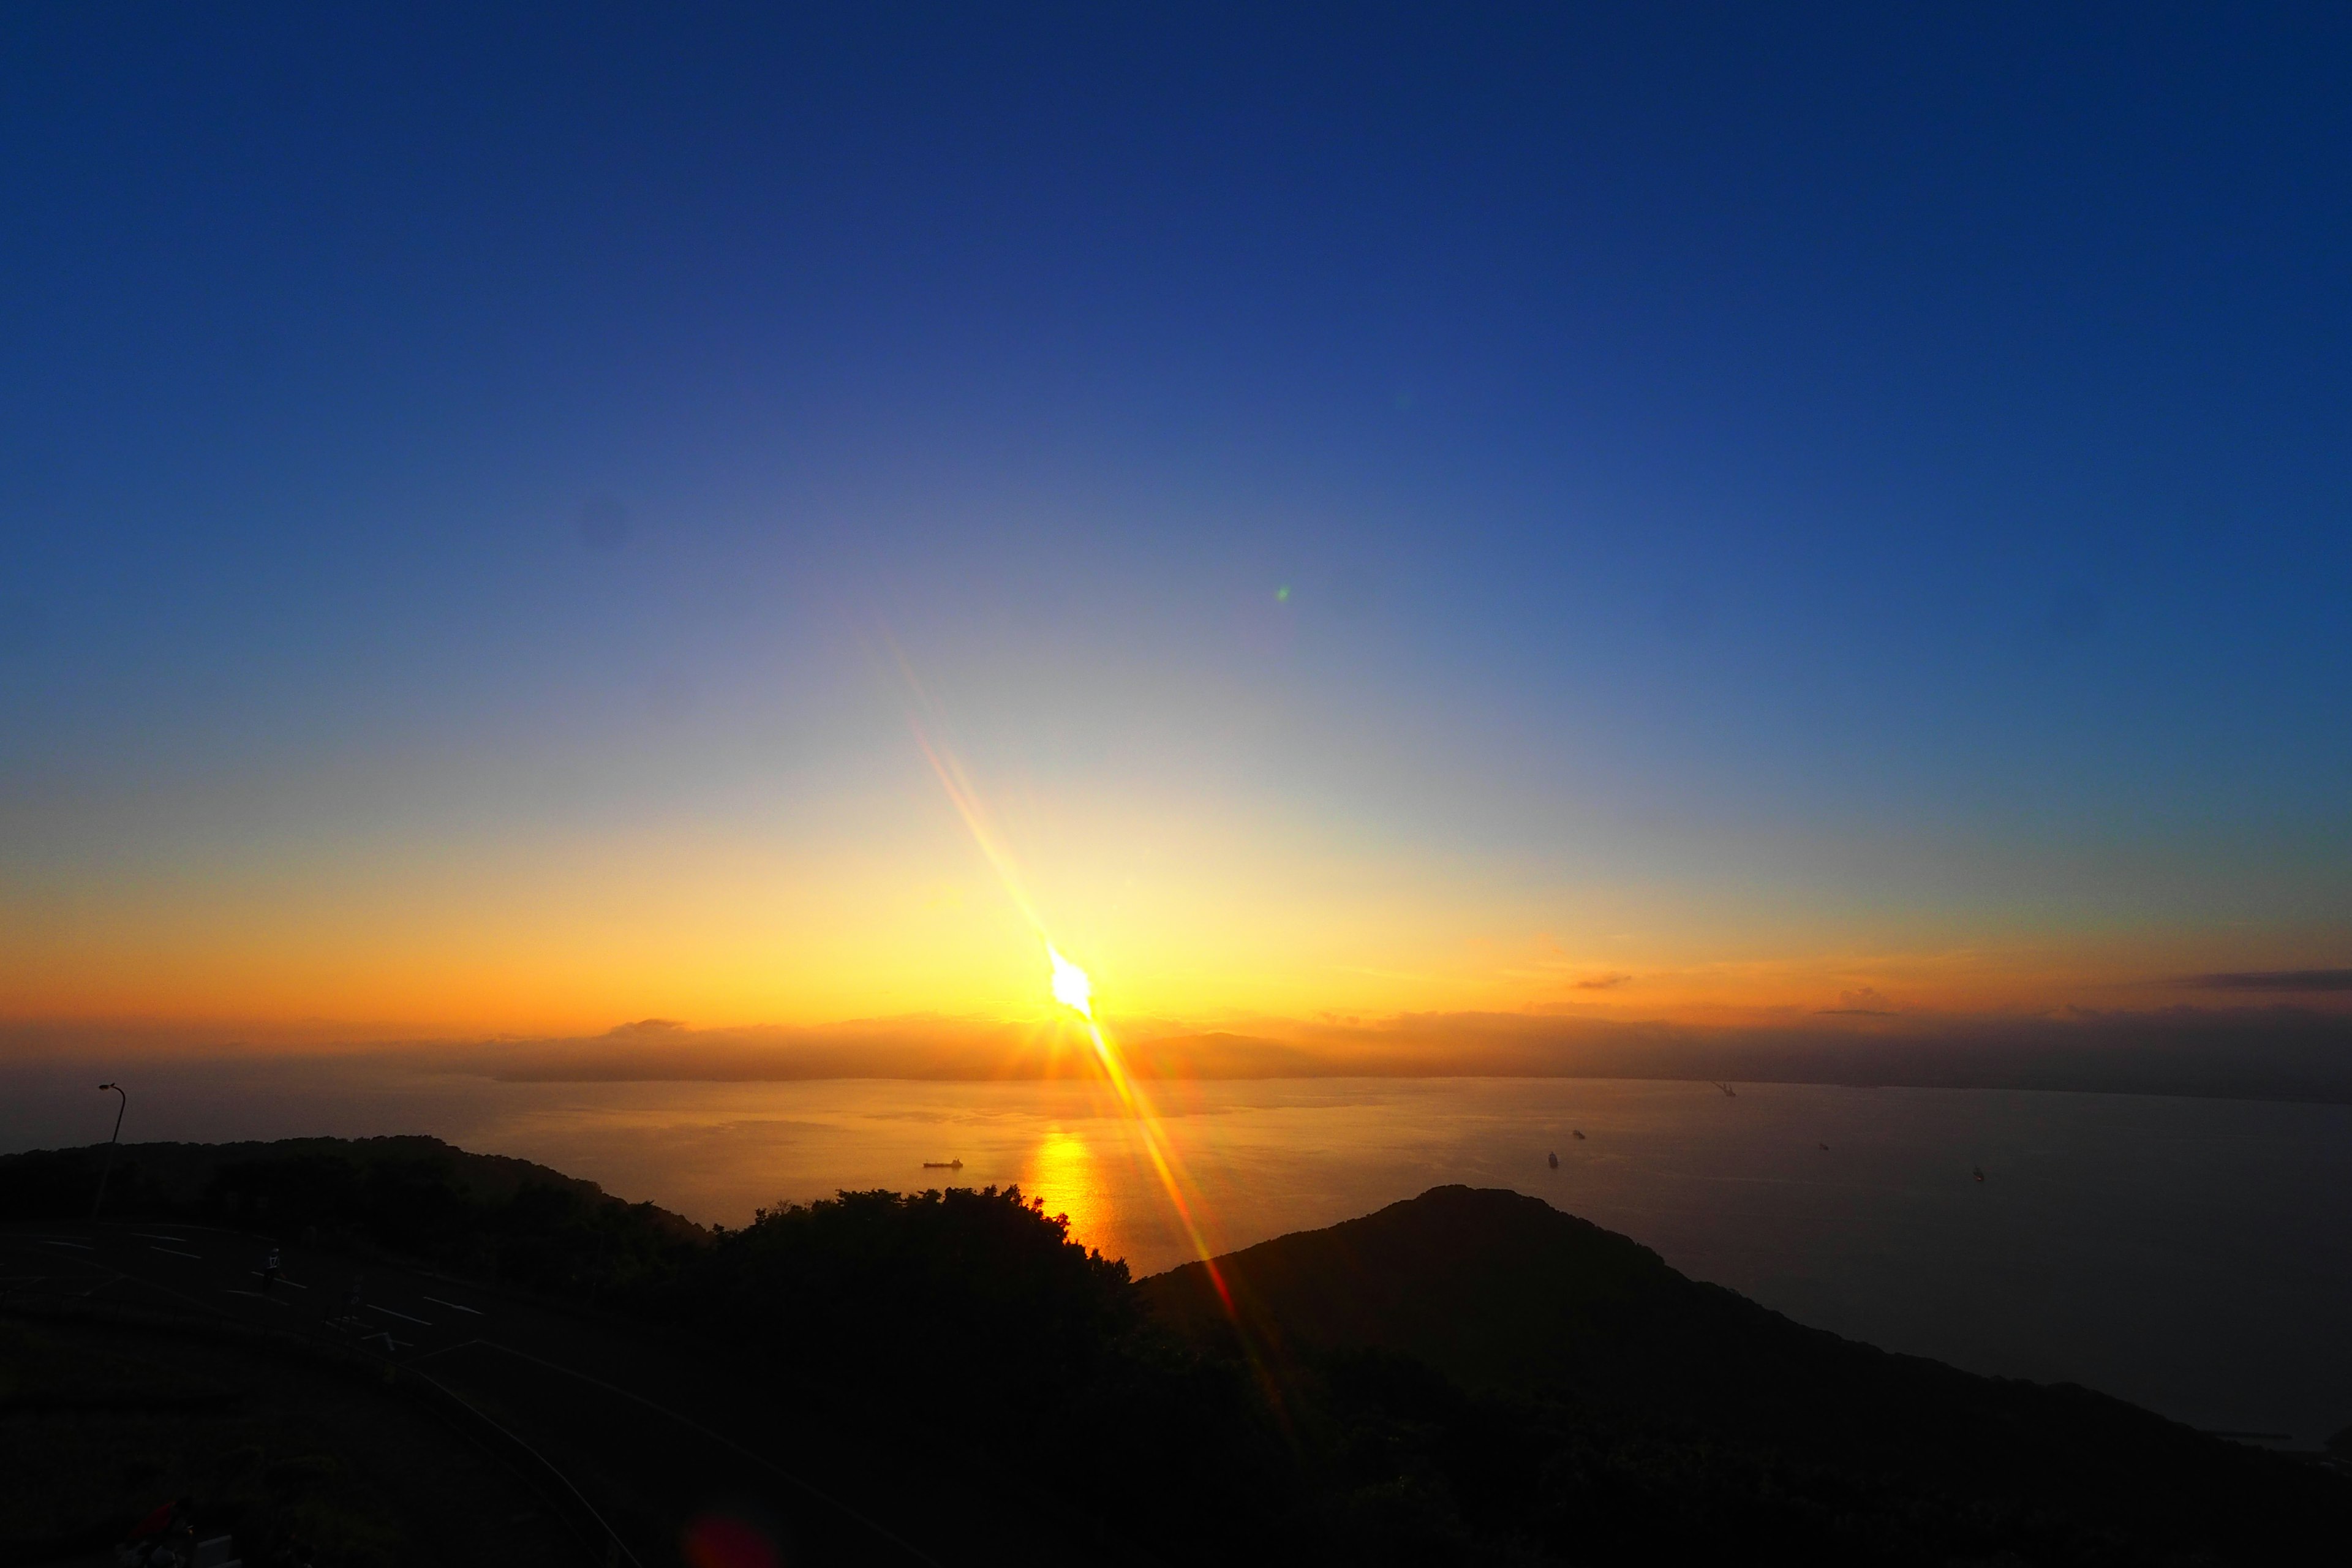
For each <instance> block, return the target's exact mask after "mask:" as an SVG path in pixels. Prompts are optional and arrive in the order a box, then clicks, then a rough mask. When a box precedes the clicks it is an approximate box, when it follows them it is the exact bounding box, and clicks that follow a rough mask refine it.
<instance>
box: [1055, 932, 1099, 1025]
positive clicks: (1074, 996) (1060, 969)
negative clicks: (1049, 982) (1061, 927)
mask: <svg viewBox="0 0 2352 1568" xmlns="http://www.w3.org/2000/svg"><path fill="white" fill-rule="evenodd" d="M1045 956H1046V957H1047V958H1050V959H1052V960H1053V961H1054V1000H1055V1001H1056V1002H1059V1003H1060V1004H1061V1005H1063V1006H1065V1007H1067V1008H1068V1009H1069V1010H1070V1011H1071V1012H1073V1013H1076V1015H1077V1016H1079V1017H1081V1018H1085V1019H1087V1020H1088V1021H1092V1019H1093V1018H1094V1016H1095V1008H1094V994H1095V988H1094V984H1093V983H1092V982H1091V981H1089V980H1087V972H1086V971H1085V970H1083V969H1080V968H1079V967H1078V966H1077V965H1076V964H1075V963H1071V962H1070V961H1069V960H1068V959H1066V958H1064V957H1063V956H1062V955H1061V954H1060V953H1059V952H1055V948H1054V944H1053V943H1052V942H1047V943H1046V944H1045Z"/></svg>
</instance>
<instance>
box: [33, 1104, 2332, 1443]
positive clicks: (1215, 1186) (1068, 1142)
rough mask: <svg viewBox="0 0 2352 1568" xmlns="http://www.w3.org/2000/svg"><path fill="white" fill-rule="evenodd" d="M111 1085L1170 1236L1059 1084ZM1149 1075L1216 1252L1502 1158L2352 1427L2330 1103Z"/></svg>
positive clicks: (644, 1189)
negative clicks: (938, 1195)
mask: <svg viewBox="0 0 2352 1568" xmlns="http://www.w3.org/2000/svg"><path fill="white" fill-rule="evenodd" d="M86 1076H87V1075H86V1074H85V1073H84V1072H83V1071H82V1070H81V1069H80V1068H57V1067H44V1066H26V1065H22V1064H19V1065H16V1066H12V1067H8V1068H0V1148H5V1149H23V1148H30V1147H37V1146H43V1145H55V1144H60V1143H79V1142H91V1141H94V1140H96V1139H100V1138H103V1137H104V1136H105V1135H106V1132H107V1130H108V1124H109V1121H110V1103H109V1105H104V1106H101V1105H100V1104H98V1103H97V1101H98V1100H99V1098H100V1097H98V1096H97V1095H96V1094H94V1093H93V1092H92V1091H91V1090H90V1089H89V1088H88V1087H87V1085H86V1084H85V1083H84V1082H83V1081H82V1080H83V1079H84V1078H85V1077H86ZM132 1093H133V1095H134V1099H133V1101H132V1106H131V1120H130V1121H128V1122H127V1123H126V1125H125V1127H124V1137H125V1139H126V1141H138V1140H144V1139H167V1138H173V1139H204V1140H218V1139H229V1138H256V1137H287V1136H293V1135H297V1134H303V1133H338V1134H344V1135H362V1134H370V1133H378V1132H394V1131H402V1132H408V1131H418V1132H432V1133H436V1134H437V1135H439V1136H441V1137H444V1138H447V1139H449V1140H450V1141H451V1142H457V1143H459V1144H462V1145H463V1146H465V1147H467V1148H469V1149H475V1150H479V1151H484V1152H497V1153H508V1154H520V1155H522V1156H524V1157H526V1158H529V1159H532V1160H537V1161H541V1162H542V1163H546V1164H549V1165H552V1166H555V1167H556V1168H558V1169H560V1170H563V1171H567V1172H570V1173H574V1174H578V1175H583V1176H587V1177H591V1178H593V1180H595V1181H597V1182H600V1183H602V1184H604V1186H605V1187H606V1188H607V1189H608V1190H610V1191H613V1192H614V1193H618V1194H622V1195H624V1196H626V1197H630V1198H650V1199H652V1200H653V1201H655V1202H656V1203H659V1204H662V1205H667V1206H668V1207H670V1208H674V1209H677V1210H679V1211H680V1212H682V1213H685V1214H688V1215H692V1216H693V1217H695V1218H697V1219H700V1220H706V1221H708V1220H721V1221H726V1222H728V1223H730V1224H738V1223H740V1222H742V1221H744V1220H746V1219H748V1218H749V1217H750V1216H751V1212H752V1210H753V1209H754V1208H755V1207H758V1206H760V1205H771V1204H774V1203H776V1202H779V1201H782V1200H790V1199H804V1198H810V1197H814V1196H818V1195H821V1194H827V1193H830V1192H832V1191H834V1190H835V1189H837V1188H843V1187H853V1188H856V1187H893V1188H899V1189H907V1188H913V1187H920V1186H938V1185H946V1184H958V1185H965V1186H981V1185H987V1184H1008V1183H1018V1184H1020V1185H1021V1187H1022V1189H1023V1191H1024V1192H1027V1193H1033V1194H1037V1195H1039V1196H1042V1197H1044V1198H1045V1201H1046V1205H1047V1207H1048V1211H1049V1212H1053V1213H1066V1214H1067V1215H1069V1216H1070V1220H1071V1222H1072V1226H1073V1228H1074V1229H1075V1230H1076V1233H1077V1235H1078V1236H1079V1237H1081V1238H1083V1239H1084V1240H1086V1241H1087V1242H1088V1243H1090V1244H1091V1245H1094V1246H1097V1247H1101V1248H1102V1249H1103V1250H1104V1251H1105V1252H1108V1253H1111V1254H1114V1255H1117V1256H1120V1257H1124V1258H1127V1259H1128V1260H1129V1263H1130V1264H1131V1265H1133V1267H1134V1268H1135V1269H1136V1271H1137V1272H1138V1273H1139V1274H1140V1273H1149V1272H1151V1271H1153V1270H1156V1269H1160V1268H1167V1267H1169V1266H1170V1265H1171V1264H1173V1263H1177V1262H1180V1261H1182V1260H1183V1259H1184V1258H1187V1257H1189V1256H1191V1246H1190V1243H1189V1242H1188V1241H1187V1240H1186V1238H1185V1237H1184V1233H1183V1231H1182V1229H1181V1227H1180V1226H1179V1225H1178V1224H1177V1223H1176V1221H1175V1217H1174V1215H1173V1214H1172V1212H1171V1206H1170V1205H1169V1203H1168V1200H1167V1198H1166V1195H1165V1194H1164V1192H1163V1190H1162V1188H1161V1185H1160V1181H1159V1179H1158V1178H1157V1176H1156V1175H1155V1174H1154V1173H1153V1170H1152V1167H1151V1165H1150V1162H1149V1161H1148V1160H1147V1159H1146V1158H1145V1156H1144V1153H1143V1151H1142V1149H1141V1146H1140V1145H1139V1142H1137V1140H1136V1139H1135V1137H1134V1136H1133V1133H1132V1131H1131V1129H1130V1127H1129V1123H1128V1122H1127V1121H1126V1120H1125V1119H1124V1118H1123V1117H1121V1116H1119V1115H1118V1114H1117V1112H1116V1110H1115V1108H1114V1107H1113V1106H1112V1105H1111V1104H1109V1103H1108V1101H1107V1100H1106V1099H1105V1098H1104V1097H1103V1096H1102V1095H1101V1094H1100V1093H1099V1092H1098V1091H1097V1090H1094V1089H1090V1088H1089V1087H1088V1086H1085V1085H1073V1084H1062V1085H1055V1084H1039V1083H990V1084H968V1083H902V1082H887V1081H877V1080H854V1081H829V1082H818V1083H792V1084H707V1083H690V1084H498V1083H487V1082H484V1081H483V1080H480V1079H430V1078H419V1077H415V1076H412V1075H406V1074H392V1073H386V1072H383V1070H382V1069H378V1068H356V1067H349V1066H346V1067H339V1068H320V1067H315V1066H313V1067H301V1068H289V1067H287V1066H284V1065H283V1064H279V1065H273V1066H264V1065H261V1064H251V1065H246V1066H239V1067H235V1068H217V1067H215V1068H204V1069H197V1068H189V1067H184V1066H183V1067H174V1068H168V1069H167V1068H154V1069H152V1070H151V1071H149V1072H147V1074H146V1077H145V1079H144V1080H143V1081H142V1083H140V1084H137V1085H134V1087H133V1089H132ZM1156 1093H1157V1095H1158V1098H1159V1100H1160V1110H1161V1113H1162V1116H1163V1121H1164V1126H1165V1128H1166V1130H1167V1133H1168V1137H1169V1140H1170V1142H1171V1144H1172V1146H1173V1147H1174V1149H1175V1151H1176V1152H1177V1154H1178V1157H1179V1159H1180V1162H1181V1167H1182V1170H1183V1172H1184V1173H1185V1176H1186V1177H1187V1179H1188V1182H1189V1184H1190V1186H1191V1188H1192V1196H1193V1197H1194V1199H1195V1200H1196V1212H1197V1215H1198V1216H1199V1217H1200V1219H1201V1221H1202V1226H1203V1229H1204V1230H1205V1232H1206V1237H1207V1240H1208V1242H1209V1244H1210V1245H1211V1246H1212V1247H1213V1248H1215V1249H1218V1250H1224V1249H1228V1248H1232V1247H1244V1246H1247V1245H1248V1244H1250V1243H1252V1242H1255V1241H1261V1240H1264V1239H1265V1238H1266V1237H1272V1236H1278V1235H1281V1234H1283V1233H1284V1232H1286V1231H1292V1230H1299V1229H1307V1228H1311V1227H1314V1226H1324V1225H1328V1224H1330V1223H1332V1222H1334V1221H1336V1220H1340V1219H1346V1218H1349V1217H1350V1216H1352V1215H1360V1214H1364V1213H1367V1212H1369V1211H1370V1210H1372V1209H1375V1208H1378V1207H1379V1206H1381V1205H1383V1204H1387V1203H1391V1202H1393V1201H1395V1200H1396V1199H1399V1198H1402V1197H1409V1196H1411V1195H1412V1194H1415V1193H1418V1192H1421V1191H1422V1190H1423V1189H1424V1188H1427V1187H1429V1186H1432V1185H1434V1184H1439V1183H1444V1182H1465V1183H1469V1184H1475V1185H1482V1186H1504V1187H1512V1188H1516V1189H1517V1190H1518V1191H1520V1192H1523V1193H1531V1194H1536V1195H1538V1196H1540V1197H1542V1198H1544V1199H1546V1200H1548V1201H1549V1202H1550V1203H1552V1204H1554V1205H1557V1206H1559V1207H1560V1208H1563V1209H1567V1210H1569V1211H1570V1212H1572V1213H1575V1214H1579V1215H1584V1216H1585V1217H1587V1218H1589V1219H1591V1220H1593V1221H1595V1222H1597V1223H1599V1224H1601V1225H1603V1226H1608V1227H1609V1228H1611V1229H1612V1230H1618V1231H1622V1232H1623V1233H1625V1234H1626V1235H1628V1236H1631V1237H1634V1238H1636V1239H1637V1240H1639V1241H1642V1242H1643V1243H1645V1244H1647V1245H1648V1246H1650V1247H1654V1248H1656V1249H1657V1250H1658V1251H1659V1252H1660V1253H1662V1254H1664V1257H1665V1258H1666V1260H1667V1261H1668V1262H1669V1263H1671V1264H1673V1265H1674V1266H1675V1268H1679V1269H1681V1270H1683V1271H1684V1272H1685V1273H1686V1274H1689V1275H1692V1276H1694V1277H1696V1278H1697V1279H1709V1280H1714V1281H1716V1282H1717V1283H1719V1284H1723V1285H1727V1286H1729V1287H1731V1288H1732V1289H1736V1290H1738V1291H1740V1292H1742V1293H1744V1294H1746V1295H1748V1296H1750V1297H1753V1298H1754V1299H1755V1300H1759V1301H1762V1302H1764V1303H1765V1304H1766V1305H1768V1306H1770V1307H1773V1308H1776V1309H1778V1310H1780V1311H1782V1312H1785V1313H1787V1314H1788V1315H1789V1316H1790V1317H1792V1318H1795V1319H1797V1320H1798V1321H1801V1322H1805V1323H1810V1324H1813V1325H1816V1326H1818V1327H1821V1328H1825V1329H1831V1330H1834V1331H1837V1332H1839V1333H1842V1334H1846V1335H1850V1336H1852V1337H1853V1338H1856V1339H1862V1340H1866V1341H1869V1342H1872V1343H1874V1344H1878V1345H1883V1346H1885V1347H1886V1348H1888V1349H1890V1350H1899V1351H1909V1352H1916V1353H1919V1354H1923V1355H1931V1356H1935V1357H1937V1358H1939V1359H1942V1360H1945V1361H1948V1362H1951V1363H1956V1364H1958V1365H1959V1366H1963V1367H1967V1368H1969V1369H1970V1370H1972V1371H1977V1372H1986V1373H2004V1374H2009V1375H2013V1376H2020V1377H2031V1378H2036V1379H2041V1380H2045V1381H2056V1380H2066V1381H2073V1382H2077V1383H2083V1384H2089V1385H2091V1386H2092V1387H2095V1388H2099V1389H2104V1390H2105V1391H2107V1392H2109V1393H2112V1394H2121V1395H2123V1396H2124V1397H2126V1398H2128V1399H2133V1400H2137V1401H2138V1402H2139V1403H2141V1404H2144V1405H2149V1406H2151V1407H2153V1408H2155V1409H2157V1410H2159V1411H2162V1412H2163V1413H2165V1414H2166V1415H2172V1416H2175V1417H2177V1418H2179V1419H2181V1420H2184V1421H2189V1422H2191V1423H2194V1424H2196V1425H2198V1426H2207V1427H2211V1428H2218V1429H2225V1430H2233V1431H2245V1432H2262V1433H2277V1434H2282V1435H2284V1436H2288V1437H2290V1438H2292V1439H2294V1441H2296V1442H2298V1443H2302V1444H2310V1443H2314V1442H2316V1441H2317V1440H2318V1439H2320V1438H2322V1437H2324V1436H2326V1435H2327V1434H2328V1433H2331V1432H2334V1431H2336V1430H2338V1429H2340V1428H2342V1427H2344V1426H2347V1425H2352V1108H2347V1107H2342V1106H2306V1105H2281V1104H2270V1103H2263V1102H2250V1101H2234V1100H2164V1099H2151V1098H2142V1097H2135V1096H2120V1095H2082V1094H2041V1093H2021V1092H2018V1093H2011V1092H1999V1091H1974V1090H1967V1091H1963V1090H1935V1089H1843V1088H1832V1087H1824V1086H1813V1085H1784V1084H1744V1085H1739V1086H1738V1092H1737V1094H1736V1096H1732V1097H1727V1096H1725V1095H1723V1094H1721V1093H1719V1092H1718V1091H1717V1089H1714V1088H1712V1087H1711V1086H1708V1085H1706V1084H1685V1083H1658V1082H1624V1081H1608V1080H1591V1079H1435V1080H1400V1079H1312V1080H1296V1079H1294V1080H1277V1081H1273V1082H1249V1083H1210V1084H1200V1085H1192V1086H1186V1087H1181V1088H1179V1087H1175V1086H1163V1087H1161V1088H1160V1089H1158V1090H1157V1091H1156ZM105 1098H106V1100H108V1101H109V1102H110V1101H111V1099H112V1097H111V1096H108V1097H105ZM1578 1131H1581V1132H1582V1133H1583V1134H1584V1136H1583V1137H1582V1138H1581V1139H1579V1138H1577V1137H1576V1136H1575V1134H1576V1133H1577V1132H1578ZM1824 1145H1826V1147H1824ZM1551 1152H1557V1153H1558V1154H1559V1169H1558V1170H1553V1169H1551V1168H1550V1167H1549V1165H1548V1163H1547V1162H1546V1158H1545V1157H1546V1155H1547V1154H1548V1153H1551ZM951 1160H961V1161H962V1162H963V1164H962V1166H961V1169H955V1170H936V1169H934V1170H926V1169H925V1168H924V1162H926V1161H951ZM1979 1168H1981V1169H1982V1171H1983V1172H1984V1180H1983V1181H1982V1182H1981V1183H1979V1182H1978V1181H1977V1180H1976V1179H1975V1176H1974V1174H1973V1172H1974V1171H1975V1170H1977V1169H1979Z"/></svg>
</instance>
